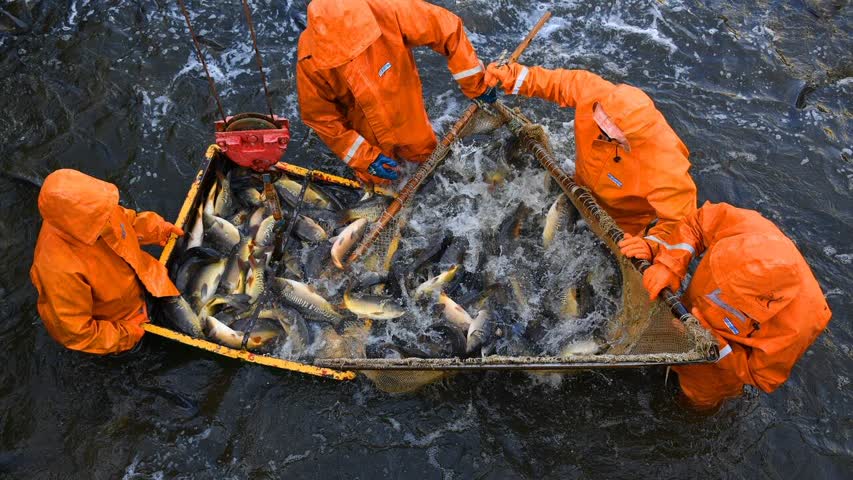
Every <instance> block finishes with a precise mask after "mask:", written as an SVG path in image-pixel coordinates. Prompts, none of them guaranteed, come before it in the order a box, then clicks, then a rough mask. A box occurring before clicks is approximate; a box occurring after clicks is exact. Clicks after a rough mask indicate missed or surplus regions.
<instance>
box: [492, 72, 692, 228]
mask: <svg viewBox="0 0 853 480" xmlns="http://www.w3.org/2000/svg"><path fill="white" fill-rule="evenodd" d="M510 68H512V69H513V72H514V73H513V78H515V79H516V80H515V84H514V85H504V88H505V89H506V90H507V92H508V93H512V94H521V95H526V96H529V97H539V98H544V99H546V100H550V101H552V102H555V103H557V104H559V105H560V106H561V107H571V108H574V109H575V144H576V150H577V160H576V162H575V167H576V170H575V181H576V182H577V183H578V184H579V185H583V186H585V187H588V188H589V189H590V190H592V194H593V195H594V196H595V198H596V199H597V200H598V201H599V203H600V204H601V206H602V207H603V208H604V209H605V210H606V211H607V213H609V214H610V216H611V217H613V219H614V220H615V221H616V223H617V224H618V225H619V227H620V228H622V230H623V231H625V232H626V233H629V234H631V235H641V234H643V232H644V231H645V229H646V227H648V226H649V224H650V223H651V222H652V220H654V219H655V218H657V219H658V223H657V224H656V225H655V226H654V227H652V228H651V229H650V230H649V232H648V235H649V237H651V238H649V237H647V239H650V240H652V241H653V242H656V239H658V238H660V237H661V236H662V235H665V234H667V233H669V232H670V231H671V230H672V229H673V227H674V226H675V223H676V222H678V221H679V220H681V219H682V218H684V217H685V216H687V215H689V214H691V213H693V212H694V211H695V210H696V185H695V184H694V183H693V179H692V178H691V177H690V174H689V173H688V170H689V169H690V162H689V161H688V160H687V156H688V155H689V152H688V151H687V147H685V146H684V143H682V142H681V140H680V139H679V138H678V135H676V134H675V132H674V131H673V130H672V128H671V127H670V126H669V124H668V123H667V122H666V119H664V117H663V115H662V114H661V113H660V112H659V111H658V110H657V109H656V108H655V105H654V103H653V102H652V100H651V98H649V96H648V95H646V94H645V93H644V92H643V91H642V90H640V89H638V88H636V87H632V86H630V85H624V84H621V85H614V84H612V83H610V82H608V81H607V80H604V79H603V78H601V77H599V76H598V75H595V74H593V73H590V72H587V71H584V70H563V69H558V70H547V69H545V68H541V67H524V66H522V65H517V64H513V65H510ZM596 103H600V104H601V106H602V107H603V108H604V110H605V111H606V112H607V113H608V114H609V115H610V117H611V118H612V119H613V121H614V122H615V123H616V125H617V126H618V127H619V128H620V129H621V130H622V131H623V132H624V133H625V135H626V136H627V138H628V141H629V143H630V146H631V151H630V152H626V151H625V150H624V149H623V148H622V147H620V146H618V144H617V143H616V142H612V141H608V140H607V139H606V137H604V136H603V135H602V132H601V130H600V129H599V128H598V124H596V123H595V120H593V107H594V106H595V104H596Z"/></svg>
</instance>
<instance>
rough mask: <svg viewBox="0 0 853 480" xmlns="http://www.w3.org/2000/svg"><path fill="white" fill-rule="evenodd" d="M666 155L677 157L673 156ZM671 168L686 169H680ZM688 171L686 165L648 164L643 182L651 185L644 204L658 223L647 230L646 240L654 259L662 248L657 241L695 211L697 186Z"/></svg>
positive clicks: (663, 160) (676, 162)
mask: <svg viewBox="0 0 853 480" xmlns="http://www.w3.org/2000/svg"><path fill="white" fill-rule="evenodd" d="M669 154H670V155H677V153H675V152H672V153H669ZM677 160H681V158H679V159H677ZM673 165H685V166H684V167H683V168H681V169H679V168H676V167H674V166H673ZM688 169H689V164H688V163H687V162H681V161H672V162H669V161H666V159H662V158H656V159H655V161H653V162H650V168H649V171H648V172H647V173H645V174H644V175H643V181H645V182H649V184H650V185H649V191H650V193H649V195H648V196H647V197H646V200H647V201H648V202H649V205H651V206H652V208H654V209H655V213H656V214H657V218H658V223H657V224H655V226H654V227H652V228H651V229H649V232H648V234H647V236H646V239H647V240H650V242H649V245H651V246H652V249H653V250H654V253H655V255H657V254H658V253H659V252H660V248H661V247H660V245H661V244H660V242H659V241H658V239H662V238H664V237H667V236H668V235H669V234H670V232H672V231H673V229H675V226H676V225H677V224H678V222H679V221H681V219H683V218H685V217H687V216H688V215H690V214H692V213H693V212H695V211H696V185H695V184H694V183H693V179H692V178H691V177H690V174H689V173H688V172H687V170H688Z"/></svg>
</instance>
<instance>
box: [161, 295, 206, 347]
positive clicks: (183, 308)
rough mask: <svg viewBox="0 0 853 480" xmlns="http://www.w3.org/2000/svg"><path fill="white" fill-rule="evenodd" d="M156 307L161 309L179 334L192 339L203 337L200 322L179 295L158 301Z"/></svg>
mask: <svg viewBox="0 0 853 480" xmlns="http://www.w3.org/2000/svg"><path fill="white" fill-rule="evenodd" d="M158 305H160V308H162V310H163V313H164V314H165V316H166V317H168V318H169V320H171V322H172V323H173V324H174V325H175V328H177V329H178V331H179V332H183V333H185V334H187V335H190V336H193V337H200V336H202V335H203V331H204V328H203V325H202V320H201V318H199V316H198V315H196V313H195V312H194V311H193V309H192V307H190V304H189V303H187V301H186V300H185V299H184V297H182V296H180V295H176V296H174V297H164V298H160V299H158Z"/></svg>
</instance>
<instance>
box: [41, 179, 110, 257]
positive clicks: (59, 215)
mask: <svg viewBox="0 0 853 480" xmlns="http://www.w3.org/2000/svg"><path fill="white" fill-rule="evenodd" d="M38 205H39V212H41V216H42V218H43V219H44V221H45V222H46V223H48V224H50V225H51V226H52V227H54V228H56V229H57V230H59V231H60V232H62V233H64V234H66V235H68V236H70V237H71V238H74V239H75V240H78V241H80V242H83V243H84V244H86V245H92V244H93V243H95V240H97V239H98V235H99V234H100V233H101V229H102V228H103V227H104V225H106V223H107V220H108V219H109V217H110V214H111V213H112V211H113V209H115V207H116V205H118V188H116V186H115V185H113V184H112V183H107V182H104V181H102V180H98V179H97V178H93V177H90V176H89V175H86V174H85V173H81V172H78V171H77V170H70V169H61V170H57V171H55V172H53V173H51V174H50V175H48V176H47V178H45V179H44V184H43V185H42V187H41V191H40V192H39V199H38Z"/></svg>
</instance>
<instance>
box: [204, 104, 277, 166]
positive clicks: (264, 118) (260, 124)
mask: <svg viewBox="0 0 853 480" xmlns="http://www.w3.org/2000/svg"><path fill="white" fill-rule="evenodd" d="M273 120H274V121H273V122H271V121H270V116H269V115H262V114H260V113H241V114H238V115H234V116H231V117H227V118H226V119H225V121H224V122H223V121H222V120H220V121H218V122H216V123H215V128H216V144H217V145H219V148H221V149H222V152H223V153H225V155H226V156H228V158H229V159H230V160H231V161H232V162H234V163H236V164H237V165H241V166H243V167H249V168H251V169H253V170H256V171H258V172H263V171H266V170H269V169H270V167H272V166H273V165H275V164H276V163H277V162H278V161H279V160H281V157H282V156H283V155H284V152H285V151H286V150H287V144H288V142H290V122H288V121H287V119H286V118H282V117H279V116H277V115H276V116H275V117H274V119H273Z"/></svg>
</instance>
